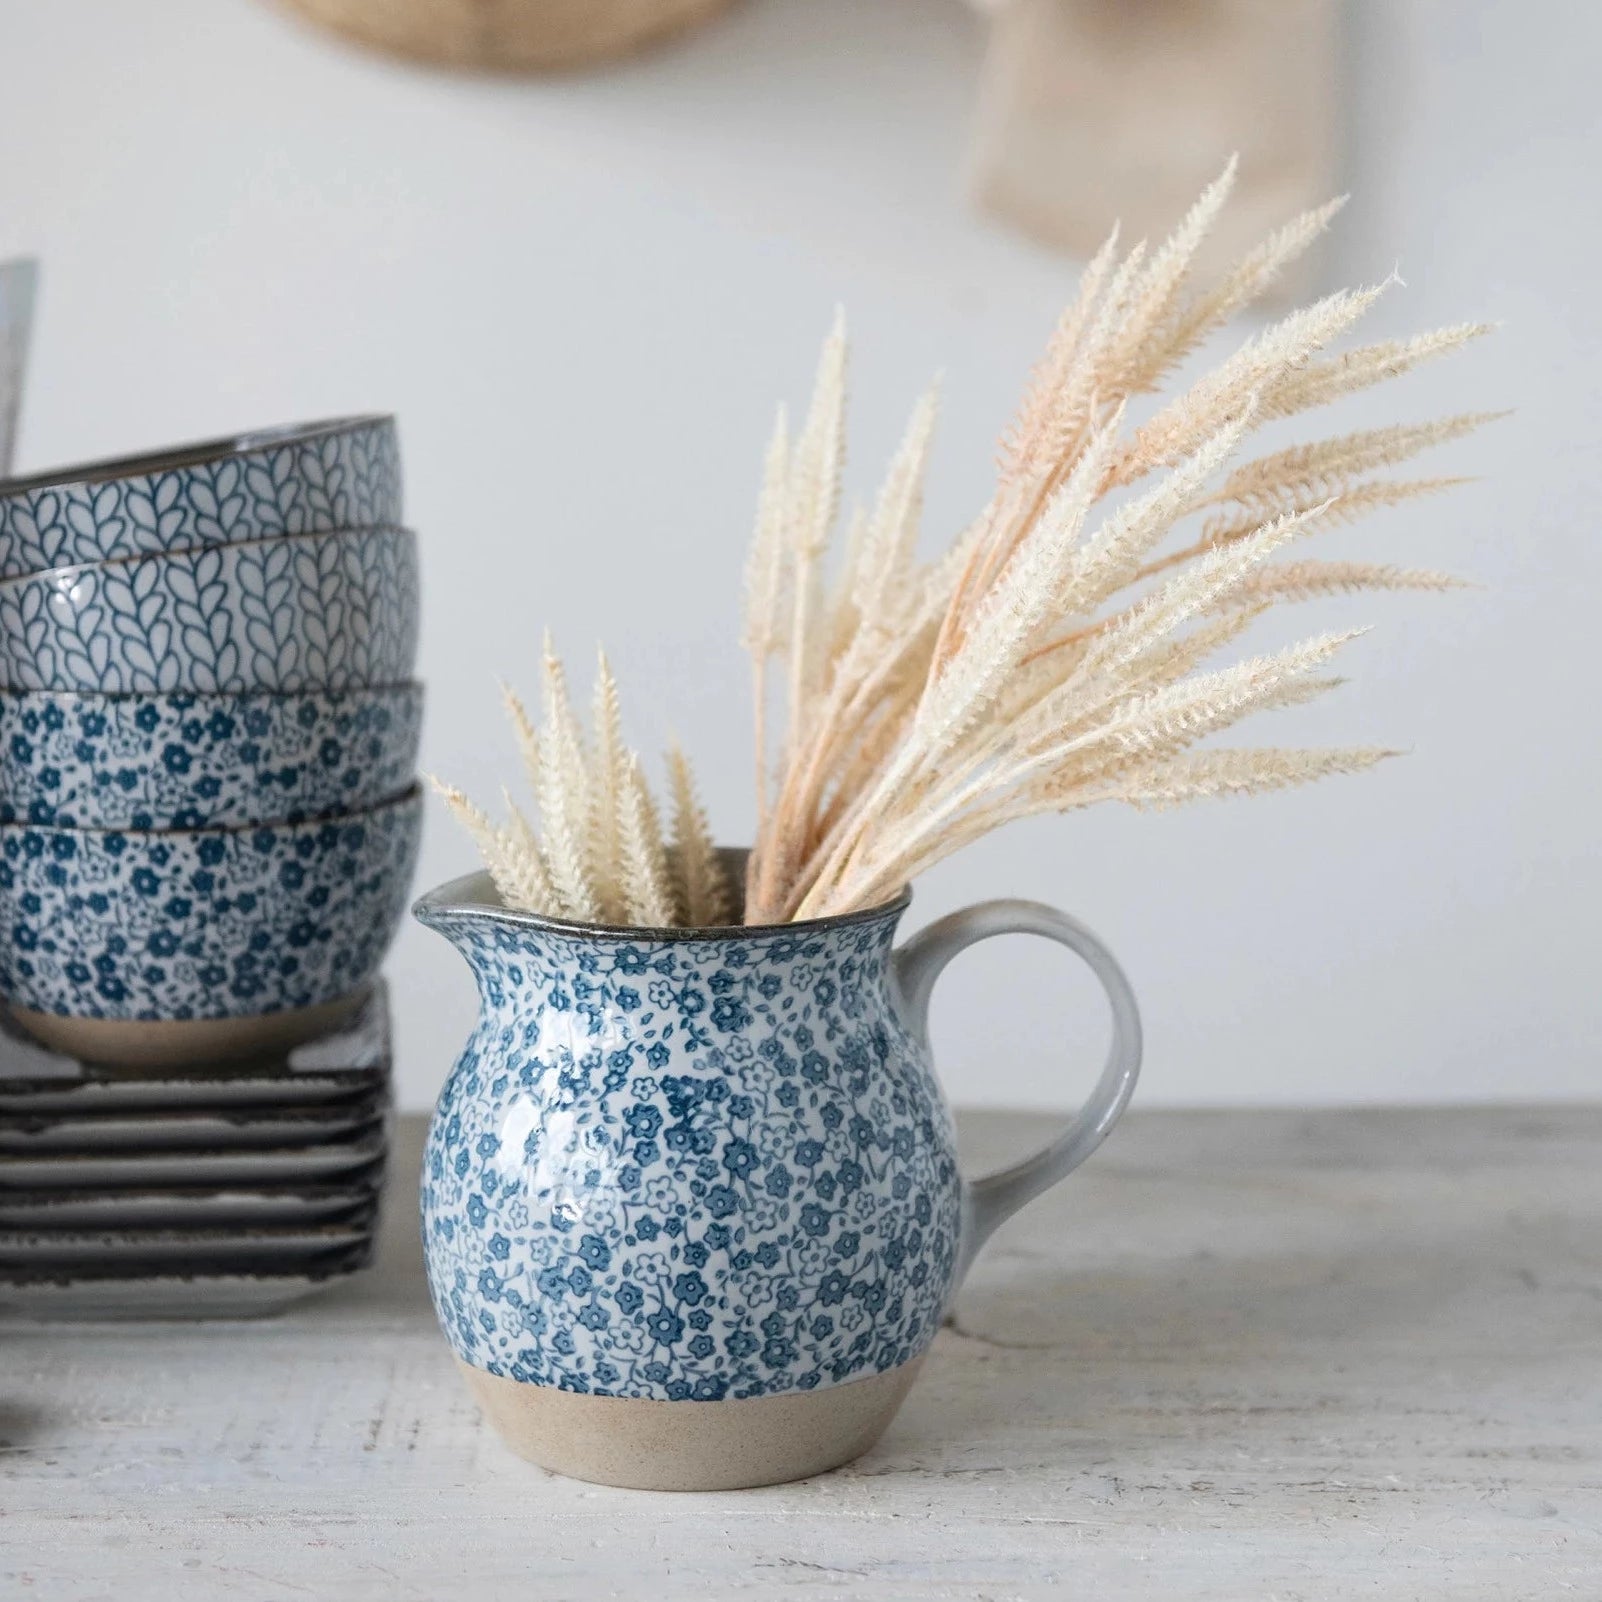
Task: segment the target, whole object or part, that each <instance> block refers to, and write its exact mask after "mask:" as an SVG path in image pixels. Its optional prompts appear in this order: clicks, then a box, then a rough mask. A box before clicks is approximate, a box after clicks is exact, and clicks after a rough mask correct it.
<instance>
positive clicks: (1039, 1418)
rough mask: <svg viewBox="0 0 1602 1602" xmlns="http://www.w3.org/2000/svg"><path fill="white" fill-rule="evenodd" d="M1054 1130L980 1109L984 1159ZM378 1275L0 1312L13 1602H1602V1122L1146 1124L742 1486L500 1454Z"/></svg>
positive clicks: (1389, 1119) (1452, 1115)
mask: <svg viewBox="0 0 1602 1602" xmlns="http://www.w3.org/2000/svg"><path fill="white" fill-rule="evenodd" d="M1040 1134H1041V1121H1040V1120H1038V1119H1035V1118H1030V1117H1024V1116H1017V1115H1012V1116H996V1115H990V1116H985V1117H974V1118H970V1119H967V1120H965V1124H964V1138H965V1142H966V1143H967V1145H968V1146H969V1147H970V1149H971V1150H972V1151H973V1152H974V1154H975V1158H976V1161H979V1162H983V1161H984V1160H986V1159H994V1158H996V1157H997V1156H998V1155H1000V1154H1001V1153H1003V1152H1006V1151H1010V1150H1017V1149H1020V1148H1022V1147H1024V1146H1027V1145H1030V1144H1037V1143H1038V1141H1039V1138H1040ZM419 1139H420V1129H419V1125H418V1124H417V1122H416V1121H415V1120H414V1121H411V1122H410V1123H408V1124H405V1125H403V1127H402V1144H403V1148H404V1151H403V1161H402V1162H401V1164H400V1169H401V1178H400V1180H399V1182H398V1183H397V1185H396V1189H395V1194H394V1197H393V1205H392V1208H391V1212H390V1217H389V1220H388V1224H387V1231H388V1238H387V1240H386V1245H385V1253H384V1258H383V1262H382V1266H381V1268H380V1269H379V1270H377V1271H375V1272H374V1273H372V1274H369V1275H367V1276H364V1278H363V1279H362V1280H361V1281H360V1282H358V1283H352V1284H349V1285H347V1286H345V1287H342V1288H341V1289H340V1290H338V1291H336V1292H334V1293H332V1294H330V1295H328V1296H326V1297H325V1298H324V1299H323V1300H322V1301H320V1302H317V1303H312V1304H308V1305H307V1306H306V1307H305V1308H304V1309H302V1310H300V1311H297V1312H295V1313H293V1314H290V1315H288V1316H285V1317H283V1318H281V1319H279V1320H276V1321H273V1322H268V1323H262V1324H254V1325H253V1324H234V1325H213V1326H209V1327H183V1326H177V1325H140V1326H129V1327H121V1328H117V1327H105V1328H98V1329H95V1328H87V1327H79V1328H68V1327H57V1328H41V1327H29V1326H24V1325H19V1324H11V1325H0V1597H4V1598H6V1599H7V1602H9V1599H11V1598H24V1597H34V1596H37V1597H40V1598H50V1599H52V1602H57V1599H89V1598H106V1599H115V1602H144V1599H147V1598H159V1599H161V1602H189V1599H196V1602H200V1599H205V1602H215V1599H223V1598H250V1599H252V1602H277V1599H279V1598H284V1599H289V1598H306V1597H317V1598H325V1597H326V1598H332V1599H339V1602H356V1599H362V1598H382V1599H385V1602H409V1599H414V1598H415V1599H426V1602H436V1599H440V1598H447V1599H452V1602H491V1599H495V1598H500V1597H517V1598H523V1599H534V1602H562V1599H567V1598H573V1599H575V1602H577V1599H590V1598H606V1597H624V1598H634V1597H650V1598H652V1599H657V1598H667V1597H697V1598H713V1597H744V1596H748V1595H752V1594H775V1595H782V1596H786V1597H791V1598H830V1599H848V1598H854V1597H865V1598H875V1599H877V1598H899V1597H905V1598H936V1599H938V1598H958V1597H962V1598H970V1597H971V1598H996V1599H1002V1598H1033V1597H1045V1596H1054V1595H1075V1596H1085V1597H1095V1598H1097V1599H1098V1602H1107V1599H1123V1598H1143V1599H1144V1598H1151V1599H1162V1602H1174V1599H1185V1602H1189V1599H1202V1598H1206V1599H1209V1602H1212V1599H1216V1602H1248V1599H1251V1602H1258V1599H1275V1602H1302V1599H1313V1598H1318V1599H1323V1598H1343V1599H1344V1598H1381V1599H1387V1602H1389V1599H1396V1602H1421V1599H1432V1598H1437V1597H1439V1598H1447V1597H1450V1598H1452V1599H1454V1602H1459V1599H1469V1598H1473V1599H1481V1598H1483V1599H1486V1602H1493V1599H1494V1602H1524V1599H1529V1602H1537V1599H1538V1602H1550V1599H1553V1598H1561V1597H1565V1596H1573V1597H1576V1598H1582V1599H1595V1598H1598V1597H1602V1108H1599V1109H1583V1110H1582V1109H1556V1110H1551V1109H1549V1110H1542V1111H1517V1110H1478V1111H1462V1110H1459V1111H1408V1112H1396V1111H1389V1112H1373V1113H1309V1114H1297V1113H1200V1114H1182V1113H1165V1112H1152V1113H1140V1112H1136V1113H1134V1114H1132V1115H1131V1116H1130V1117H1129V1119H1128V1120H1127V1121H1126V1123H1125V1125H1124V1126H1123V1127H1122V1128H1121V1129H1120V1130H1119V1131H1118V1132H1117V1133H1116V1134H1115V1135H1114V1136H1113V1138H1112V1139H1111V1141H1110V1142H1109V1144H1108V1145H1107V1146H1106V1147H1105V1148H1104V1149H1103V1150H1102V1151H1101V1152H1100V1153H1098V1154H1097V1156H1096V1157H1095V1158H1093V1159H1092V1160H1091V1162H1090V1163H1089V1164H1088V1165H1087V1166H1086V1168H1085V1169H1084V1170H1082V1171H1081V1173H1079V1174H1078V1175H1076V1176H1075V1177H1074V1178H1073V1179H1071V1180H1070V1181H1068V1183H1067V1184H1066V1185H1064V1186H1063V1187H1062V1188H1061V1189H1059V1190H1058V1191H1056V1192H1054V1193H1053V1194H1052V1195H1050V1196H1049V1197H1047V1198H1046V1199H1045V1200H1043V1201H1041V1202H1039V1203H1037V1204H1036V1205H1035V1206H1034V1207H1033V1208H1031V1209H1030V1210H1029V1211H1028V1212H1026V1213H1025V1214H1024V1215H1023V1216H1022V1217H1020V1218H1018V1219H1016V1220H1015V1221H1014V1222H1013V1224H1012V1225H1011V1226H1010V1227H1009V1228H1008V1229H1007V1230H1006V1231H1005V1232H1004V1234H1002V1235H1001V1236H999V1237H998V1238H997V1240H996V1241H995V1242H994V1243H993V1244H992V1246H991V1247H990V1249H989V1251H988V1252H987V1253H986V1254H985V1255H984V1257H982V1258H981V1260H980V1263H979V1265H978V1267H977V1268H976V1270H975V1272H974V1275H973V1278H972V1279H971V1281H970V1283H969V1284H968V1286H967V1287H966V1288H965V1289H964V1291H963V1293H962V1295H961V1298H960V1300H959V1303H958V1309H957V1316H956V1320H955V1325H954V1327H953V1328H950V1329H948V1330H946V1331H945V1332H943V1333H942V1334H941V1336H940V1337H939V1340H938V1341H937V1343H936V1345H935V1349H934V1353H933V1355H932V1357H931V1359H930V1361H929V1363H928V1365H927V1367H926V1370H925V1373H924V1376H923V1377H922V1379H921V1380H920V1382H919V1384H918V1386H917V1388H916V1389H915V1390H914V1392H913V1395H912V1398H911V1400H910V1401H909V1402H908V1404H907V1406H906V1407H905V1409H904V1410H903V1412H902V1414H901V1416H900V1418H899V1419H898V1421H897V1422H896V1424H895V1425H894V1426H893V1428H892V1430H891V1433H890V1434H889V1436H887V1437H886V1439H885V1441H884V1442H883V1443H882V1444H881V1445H880V1446H879V1447H878V1448H877V1449H876V1450H875V1451H874V1452H873V1453H872V1454H870V1455H869V1456H868V1457H867V1458H865V1459H863V1460H862V1461H861V1462H859V1463H857V1464H855V1465H854V1466H852V1467H850V1468H848V1469H846V1470H843V1471H841V1472H838V1473H835V1474H832V1475H826V1476H823V1477H821V1478H819V1479H816V1480H811V1481H807V1482H804V1483H802V1484H799V1485H792V1486H783V1487H776V1488H773V1489H770V1490H760V1491H741V1492H734V1493H723V1494H716V1495H680V1496H673V1495H655V1494H651V1493H646V1492H634V1491H612V1490H606V1489H602V1488H598V1487H595V1486H589V1485H581V1484H578V1483H576V1482H572V1481H566V1480H561V1479H557V1478H555V1477H554V1476H551V1475H547V1474H545V1473H543V1472H541V1471H540V1470H538V1469H535V1468H532V1467H530V1466H528V1465H527V1464H524V1463H522V1462H520V1461H518V1460H517V1459H515V1458H512V1457H511V1456H509V1455H508V1454H507V1453H506V1452H505V1451H504V1450H503V1449H502V1448H501V1447H500V1445H499V1444H498V1443H497V1441H496V1440H495V1439H494V1438H493V1437H492V1436H491V1435H490V1434H489V1432H488V1431H487V1430H486V1429H485V1428H484V1427H483V1426H482V1425H481V1424H480V1422H479V1420H478V1418H477V1416H476V1414H475V1412H474V1410H473V1408H472V1406H471V1405H470V1404H469V1402H468V1400H467V1397H466V1394H465V1392H464V1390H463V1389H462V1387H461V1385H460V1383H459V1381H458V1380H457V1377H456V1375H455V1373H454V1372H453V1370H452V1367H451V1364H450V1361H449V1359H448V1358H447V1356H446V1352H445V1347H444V1345H443V1343H442V1341H441V1340H440V1339H439V1337H438V1335H437V1333H436V1331H435V1327H434V1322H433V1317H432V1315H431V1313H430V1311H429V1308H428V1302H427V1296H426V1292H425V1290H424V1286H423V1282H422V1277H421V1267H420V1263H419V1261H418V1255H417V1250H416V1246H415V1228H414V1223H413V1217H412V1194H413V1191H414V1183H415V1182H414V1179H413V1172H414V1171H415V1164H416V1150H417V1146H418V1143H419Z"/></svg>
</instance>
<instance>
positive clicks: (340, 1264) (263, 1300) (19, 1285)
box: [0, 1240, 373, 1321]
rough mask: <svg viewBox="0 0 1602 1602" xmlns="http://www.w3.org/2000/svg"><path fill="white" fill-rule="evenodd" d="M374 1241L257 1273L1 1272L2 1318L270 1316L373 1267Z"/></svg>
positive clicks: (268, 1264) (270, 1263)
mask: <svg viewBox="0 0 1602 1602" xmlns="http://www.w3.org/2000/svg"><path fill="white" fill-rule="evenodd" d="M372 1254H373V1243H372V1241H371V1240H366V1241H363V1242H362V1243H361V1244H360V1245H358V1246H353V1247H351V1248H350V1249H349V1250H348V1251H347V1252H345V1253H343V1254H337V1253H336V1254H335V1255H333V1256H331V1257H329V1258H327V1259H324V1260H321V1261H319V1262H318V1263H317V1265H316V1266H315V1267H314V1268H308V1267H306V1265H305V1264H304V1263H292V1262H291V1263H285V1262H282V1261H281V1260H279V1259H267V1260H263V1262H262V1263H261V1264H260V1265H259V1271H258V1272H255V1273H240V1272H237V1271H235V1272H231V1273H229V1272H224V1273H202V1274H197V1273H182V1272H167V1273H156V1274H152V1273H100V1272H98V1271H97V1272H93V1273H63V1272H61V1271H59V1270H50V1271H47V1272H43V1273H39V1272H32V1271H13V1270H9V1269H8V1270H0V1314H5V1315H8V1316H10V1317H13V1318H25V1319H42V1320H50V1321H57V1320H63V1319H89V1320H95V1321H102V1320H106V1319H151V1318H155V1319H179V1320H184V1321H188V1320H193V1319H203V1318H265V1317H267V1316H268V1315H269V1314H272V1313H277V1312H281V1311H282V1310H283V1309H284V1308H286V1307H289V1306H291V1305H292V1304H293V1303H295V1302H298V1301H300V1300H301V1299H302V1298H303V1297H306V1296H310V1295H312V1294H313V1293H314V1292H316V1291H319V1290H323V1289H325V1288H326V1287H327V1286H329V1285H332V1284H335V1283H337V1282H338V1281H339V1280H341V1279H343V1278H344V1277H345V1276H347V1275H349V1274H353V1273H355V1272H356V1270H357V1269H360V1268H365V1267H366V1266H367V1264H368V1262H369V1261H370V1260H371V1258H372Z"/></svg>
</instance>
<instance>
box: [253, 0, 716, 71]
mask: <svg viewBox="0 0 1602 1602" xmlns="http://www.w3.org/2000/svg"><path fill="white" fill-rule="evenodd" d="M284 3H285V4H286V5H288V6H289V7H290V8H291V9H293V10H295V11H298V12H300V13H301V15H303V16H306V17H310V18H312V19H313V20H314V21H316V22H320V23H322V24H324V25H325V26H327V27H329V28H332V29H334V30H335V31H336V32H337V33H342V34H344V35H345V36H346V37H347V38H350V39H355V40H358V41H359V42H361V43H362V44H367V45H374V46H376V47H378V48H379V49H381V50H388V51H390V52H392V53H394V54H396V55H402V56H409V57H411V58H412V59H413V60H416V61H426V62H430V63H433V64H435V65H439V66H451V67H481V68H488V69H491V70H493V71H498V72H539V71H545V70H550V69H561V68H566V67H581V66H586V65H589V64H591V63H593V62H599V61H605V60H608V59H610V58H611V57H614V56H620V55H627V54H628V53H629V52H630V51H633V50H637V49H640V48H641V47H643V46H645V45H648V44H652V43H655V42H656V41H658V40H660V39H665V38H667V37H668V36H670V35H672V34H675V33H679V32H681V31H683V30H685V29H688V28H692V27H695V26H697V25H698V24H700V23H702V22H705V21H707V20H709V19H710V18H712V17H714V16H716V15H717V14H718V13H719V12H720V11H725V10H727V9H728V8H729V7H730V6H731V5H732V4H733V3H734V0H284Z"/></svg>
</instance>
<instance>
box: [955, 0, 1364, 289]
mask: <svg viewBox="0 0 1602 1602" xmlns="http://www.w3.org/2000/svg"><path fill="white" fill-rule="evenodd" d="M975 4H976V5H977V6H978V8H979V9H980V10H982V11H984V12H986V13H987V14H989V15H991V16H992V19H993V20H992V23H991V27H992V34H991V43H990V50H989V56H988V59H987V61H986V65H985V77H984V84H983V88H982V91H981V95H980V108H979V119H978V127H977V132H976V136H975V145H974V153H973V186H974V192H975V195H976V197H977V199H978V201H979V203H980V204H981V205H982V206H984V207H985V209H987V210H989V211H991V212H993V213H994V214H995V215H997V216H998V217H1002V218H1004V219H1006V220H1007V221H1008V222H1010V223H1013V224H1014V225H1015V226H1017V227H1019V228H1021V229H1022V230H1023V231H1024V232H1026V233H1028V234H1030V235H1032V236H1033V237H1035V238H1036V239H1039V240H1041V241H1042V242H1044V243H1046V244H1048V245H1053V246H1056V247H1058V248H1059V249H1063V250H1067V251H1071V252H1073V253H1074V254H1076V255H1088V254H1090V253H1091V252H1092V251H1093V250H1094V249H1095V248H1096V247H1097V246H1098V245H1099V244H1100V243H1101V241H1102V240H1103V239H1104V238H1105V237H1106V234H1107V230H1108V229H1109V228H1110V227H1111V226H1112V225H1113V223H1114V222H1118V221H1121V222H1122V224H1123V232H1124V237H1125V239H1127V240H1135V239H1139V238H1149V239H1152V240H1153V241H1155V240H1157V239H1159V238H1161V237H1162V236H1163V235H1164V234H1165V233H1166V232H1167V229H1168V227H1169V226H1170V225H1171V223H1172V221H1173V219H1174V218H1175V217H1178V216H1182V215H1183V214H1184V211H1185V208H1186V207H1187V206H1188V205H1189V204H1190V202H1191V201H1192V199H1194V197H1195V196H1196V194H1197V193H1198V192H1199V191H1200V190H1201V189H1202V188H1203V187H1204V186H1205V185H1206V184H1207V183H1208V181H1209V180H1210V179H1212V178H1214V177H1216V176H1217V174H1218V171H1219V169H1220V168H1221V167H1222V166H1223V164H1224V162H1225V161H1226V160H1227V159H1228V157H1229V156H1230V154H1231V153H1232V152H1238V153H1239V155H1240V181H1239V184H1238V186H1237V187H1236V190H1235V195H1234V198H1233V200H1232V201H1231V204H1230V207H1229V209H1228V211H1227V212H1226V214H1225V216H1224V217H1223V219H1221V221H1220V223H1219V226H1218V228H1217V230H1216V232H1215V233H1214V234H1213V236H1212V238H1211V239H1210V240H1209V241H1208V242H1207V244H1205V245H1204V246H1203V247H1202V249H1201V251H1200V252H1199V254H1198V257H1197V264H1198V270H1199V272H1200V274H1201V275H1202V276H1203V277H1205V276H1207V275H1208V274H1209V273H1210V272H1213V271H1217V270H1219V269H1221V268H1222V267H1223V266H1224V265H1225V264H1226V263H1228V262H1229V261H1232V260H1233V259H1234V258H1235V257H1237V256H1239V255H1240V254H1241V252H1242V251H1243V250H1245V249H1246V248H1248V247H1249V246H1251V245H1253V244H1255V243H1256V242H1257V241H1258V240H1259V239H1261V238H1263V237H1264V235H1266V234H1267V233H1268V232H1269V231H1270V230H1271V229H1272V228H1273V227H1274V226H1275V225H1276V224H1278V223H1280V222H1282V221H1283V220H1284V219H1285V218H1286V217H1290V216H1294V215H1295V214H1296V213H1297V212H1299V211H1301V210H1303V209H1304V208H1306V207H1308V206H1313V205H1317V204H1318V203H1319V202H1320V201H1323V200H1326V199H1328V198H1329V194H1330V190H1331V187H1332V184H1333V181H1334V140H1335V108H1336V94H1337V87H1338V86H1337V82H1336V77H1337V66H1338V59H1337V58H1338V51H1337V31H1336V23H1337V14H1336V9H1335V6H1334V4H1333V3H1332V0H975ZM1283 288H1284V289H1285V290H1287V291H1294V290H1295V289H1296V288H1297V285H1296V284H1295V283H1294V282H1292V283H1289V284H1287V285H1285V286H1283Z"/></svg>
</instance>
